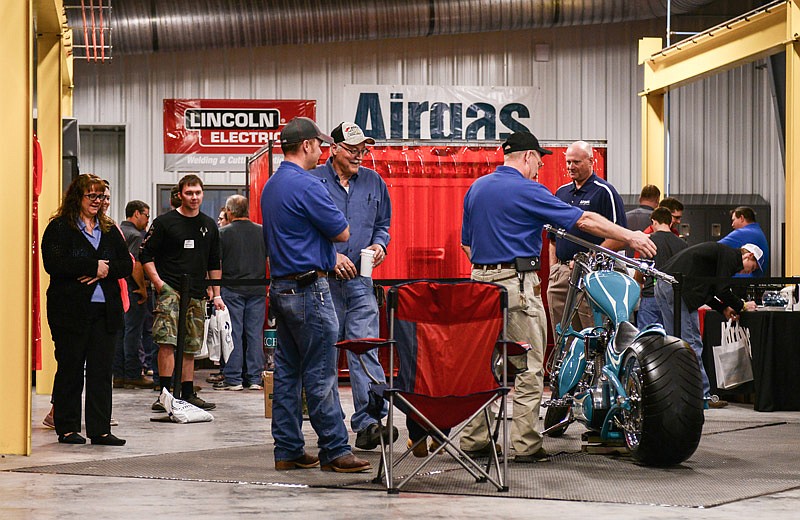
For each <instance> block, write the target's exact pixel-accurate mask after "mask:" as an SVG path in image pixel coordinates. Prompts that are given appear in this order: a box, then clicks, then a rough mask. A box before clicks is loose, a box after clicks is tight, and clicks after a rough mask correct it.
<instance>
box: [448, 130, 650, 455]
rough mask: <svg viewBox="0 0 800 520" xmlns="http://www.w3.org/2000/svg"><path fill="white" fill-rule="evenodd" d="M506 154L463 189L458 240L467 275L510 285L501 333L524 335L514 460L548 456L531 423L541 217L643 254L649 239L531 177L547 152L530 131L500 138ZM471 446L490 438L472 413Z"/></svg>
mask: <svg viewBox="0 0 800 520" xmlns="http://www.w3.org/2000/svg"><path fill="white" fill-rule="evenodd" d="M503 153H504V162H503V166H499V167H498V168H497V169H496V170H495V171H494V172H493V173H492V174H490V175H486V176H484V177H481V178H479V179H477V180H476V181H475V182H473V183H472V186H470V188H469V191H467V194H466V196H465V197H464V216H463V221H462V228H461V247H462V249H463V250H464V252H465V253H466V254H467V256H468V257H469V259H470V261H471V262H472V275H471V278H472V279H473V280H478V281H484V282H494V283H497V284H499V285H502V286H503V287H505V288H506V290H507V291H508V304H509V309H508V310H509V312H508V328H507V336H508V338H509V339H510V340H512V341H517V342H520V343H528V344H529V345H531V350H530V351H529V352H528V370H527V371H526V372H523V373H522V374H520V375H518V376H517V377H516V380H515V384H514V386H515V391H514V412H513V422H512V426H511V442H512V445H513V448H514V451H515V453H516V457H515V458H514V462H521V463H526V462H537V461H541V460H546V459H547V452H546V451H545V450H544V448H543V447H542V436H541V434H540V433H539V432H537V431H536V424H537V421H538V420H539V405H540V403H541V399H542V387H543V383H544V366H543V360H544V349H545V346H546V344H547V317H546V316H545V313H544V305H543V304H542V297H541V286H540V280H539V276H538V274H537V272H536V271H537V270H538V264H539V255H540V254H541V250H542V227H543V226H544V225H545V224H553V225H555V226H558V227H561V228H565V229H567V230H569V231H570V232H573V233H575V232H578V231H581V232H586V233H590V234H591V235H593V236H603V237H608V238H610V239H614V240H618V241H620V242H621V243H627V244H630V245H631V246H632V247H633V248H634V249H635V250H637V251H640V252H641V253H642V254H643V256H647V257H651V256H653V255H654V254H655V252H656V248H655V245H654V244H653V243H652V242H651V241H650V239H649V238H648V237H647V235H645V234H644V233H642V232H641V231H631V230H628V229H625V228H624V227H622V226H618V225H616V224H614V223H612V222H610V221H608V220H607V219H605V218H603V217H602V216H600V215H599V214H597V213H593V212H591V211H584V210H583V209H581V208H579V207H574V206H570V205H569V204H567V203H565V202H563V201H561V200H559V199H558V198H556V197H555V196H553V194H552V193H550V192H549V191H548V190H547V188H545V187H544V186H543V185H541V184H539V183H538V182H536V181H537V179H538V175H539V168H541V167H542V166H543V163H542V156H543V155H547V154H551V153H552V152H551V151H550V150H547V149H545V148H542V147H541V146H540V145H539V141H538V139H536V137H535V136H534V135H533V134H531V133H529V132H515V133H514V134H511V136H509V138H508V139H507V140H506V142H505V143H503ZM461 448H462V449H463V450H465V451H467V452H469V453H470V454H473V455H480V454H490V453H491V450H492V449H494V446H492V443H491V440H490V437H489V432H488V428H487V425H486V422H485V421H484V420H483V418H479V419H476V420H473V421H472V423H470V424H468V425H467V427H466V428H465V429H464V431H463V433H462V435H461Z"/></svg>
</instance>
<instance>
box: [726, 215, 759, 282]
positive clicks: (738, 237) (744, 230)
mask: <svg viewBox="0 0 800 520" xmlns="http://www.w3.org/2000/svg"><path fill="white" fill-rule="evenodd" d="M731 228H733V231H731V232H730V233H728V234H727V235H725V236H724V237H722V238H721V239H720V241H719V243H720V244H725V245H726V246H731V247H733V248H737V247H742V246H743V245H745V244H755V245H757V246H758V247H759V248H760V249H761V251H762V252H763V255H764V256H763V258H762V259H761V262H759V264H760V265H763V266H764V270H762V269H760V268H759V269H756V270H755V271H753V272H752V273H737V274H736V275H734V278H751V277H752V278H757V277H761V276H765V271H766V270H767V269H769V244H768V243H767V236H766V235H765V234H764V231H763V230H762V229H761V225H760V224H759V223H758V222H756V212H755V211H753V208H750V207H748V206H739V207H738V208H736V209H735V210H733V211H732V212H731Z"/></svg>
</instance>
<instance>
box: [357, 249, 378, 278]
mask: <svg viewBox="0 0 800 520" xmlns="http://www.w3.org/2000/svg"><path fill="white" fill-rule="evenodd" d="M374 262H375V251H374V250H372V249H362V250H361V270H360V271H359V274H361V276H363V277H364V278H372V267H373V266H374Z"/></svg>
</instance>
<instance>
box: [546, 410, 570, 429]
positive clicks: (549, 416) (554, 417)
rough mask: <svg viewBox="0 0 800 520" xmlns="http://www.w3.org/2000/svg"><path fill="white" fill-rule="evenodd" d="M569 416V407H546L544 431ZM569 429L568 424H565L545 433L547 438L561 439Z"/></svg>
mask: <svg viewBox="0 0 800 520" xmlns="http://www.w3.org/2000/svg"><path fill="white" fill-rule="evenodd" d="M568 415H569V406H555V405H550V406H548V407H547V412H545V414H544V429H545V430H546V429H548V428H550V427H551V426H553V425H556V424H558V423H560V422H561V421H563V420H564V419H566V418H567V416H568ZM567 428H569V423H566V424H565V425H564V426H561V427H560V428H556V429H554V430H553V431H550V432H547V436H548V437H561V436H562V435H564V433H565V432H566V431H567Z"/></svg>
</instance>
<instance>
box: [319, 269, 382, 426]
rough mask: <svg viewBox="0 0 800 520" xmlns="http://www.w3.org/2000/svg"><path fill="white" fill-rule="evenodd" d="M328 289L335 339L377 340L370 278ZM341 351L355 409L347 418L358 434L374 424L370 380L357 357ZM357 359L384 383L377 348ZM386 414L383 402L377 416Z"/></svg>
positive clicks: (338, 282)
mask: <svg viewBox="0 0 800 520" xmlns="http://www.w3.org/2000/svg"><path fill="white" fill-rule="evenodd" d="M330 287H331V296H332V297H333V306H334V308H335V309H336V317H337V318H338V320H339V340H340V341H341V340H345V339H359V338H377V337H378V335H379V334H380V325H379V322H378V317H379V313H378V302H377V300H376V299H375V291H374V289H373V285H372V278H365V277H363V276H356V277H355V278H353V279H352V280H331V281H330ZM345 352H347V366H348V368H349V369H350V386H351V388H352V391H353V407H354V408H355V413H354V414H353V416H352V417H351V418H350V427H351V428H352V429H353V431H354V432H360V431H362V430H364V429H366V428H367V426H369V425H370V424H374V423H376V422H378V421H377V419H376V418H374V417H370V415H369V414H367V405H368V404H369V384H370V382H371V379H370V378H369V376H368V375H367V374H366V372H364V367H362V366H361V363H360V362H359V360H358V356H357V355H356V354H353V353H352V352H350V351H345ZM361 359H363V361H364V365H365V366H366V367H367V370H368V371H369V373H370V374H371V375H372V376H373V377H374V378H375V379H377V380H378V382H379V383H385V382H386V376H385V375H384V372H383V367H382V366H381V363H380V361H378V350H377V349H373V350H371V351H369V352H367V353H365V354H362V356H361ZM388 411H389V408H388V405H387V404H386V403H384V406H383V412H382V413H381V417H386V414H387V413H388Z"/></svg>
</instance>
